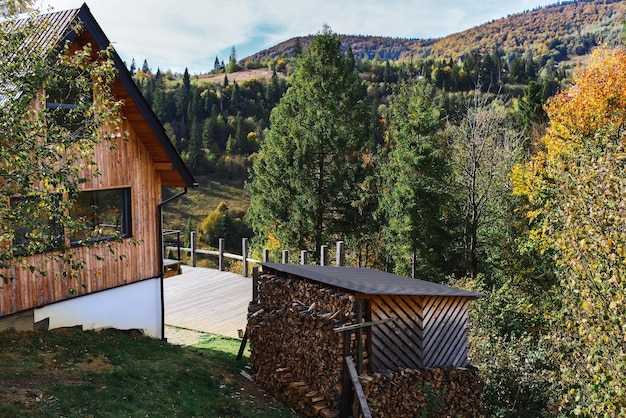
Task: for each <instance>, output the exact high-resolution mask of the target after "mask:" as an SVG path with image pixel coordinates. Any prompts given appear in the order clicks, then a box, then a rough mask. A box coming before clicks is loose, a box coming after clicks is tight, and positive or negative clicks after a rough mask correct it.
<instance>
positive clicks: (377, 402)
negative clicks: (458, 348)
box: [360, 368, 482, 418]
mask: <svg viewBox="0 0 626 418" xmlns="http://www.w3.org/2000/svg"><path fill="white" fill-rule="evenodd" d="M360 380H361V385H362V386H363V391H364V392H365V396H366V398H367V403H368V406H369V409H370V411H371V413H372V416H374V417H380V418H386V417H389V418H402V417H407V418H409V417H410V418H413V417H415V416H427V417H435V418H436V417H455V416H462V417H480V416H482V414H481V409H482V403H481V396H480V383H479V380H478V374H477V372H476V370H470V369H451V368H434V369H395V370H391V371H389V372H388V373H386V374H382V373H375V374H370V375H362V376H360Z"/></svg>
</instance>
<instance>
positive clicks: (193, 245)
mask: <svg viewBox="0 0 626 418" xmlns="http://www.w3.org/2000/svg"><path fill="white" fill-rule="evenodd" d="M189 241H190V243H191V267H195V266H196V231H191V233H190V234H189ZM178 259H179V260H180V257H179V258H178Z"/></svg>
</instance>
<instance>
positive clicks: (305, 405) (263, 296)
mask: <svg viewBox="0 0 626 418" xmlns="http://www.w3.org/2000/svg"><path fill="white" fill-rule="evenodd" d="M354 301H355V297H354V295H353V294H349V293H344V292H340V291H338V290H335V289H329V288H325V287H322V286H320V285H319V284H317V283H311V282H305V281H302V280H290V279H284V278H280V277H276V276H273V275H261V276H260V277H259V303H260V306H261V309H260V310H258V311H257V312H255V313H254V314H251V315H249V318H248V327H249V328H248V329H249V331H250V363H251V366H252V375H253V378H254V380H255V381H256V382H257V383H259V384H260V385H261V386H263V387H264V388H265V389H266V390H267V391H268V392H270V393H272V394H274V395H275V396H277V397H279V398H280V399H282V400H283V401H284V402H286V403H287V404H289V405H292V406H296V407H297V408H298V409H299V410H300V411H302V412H303V413H305V414H307V415H309V416H327V417H332V416H335V414H336V412H335V411H337V409H338V408H339V403H340V401H341V389H342V387H341V380H342V376H343V374H342V372H343V362H344V359H343V344H344V341H343V335H342V334H341V333H338V332H335V331H334V329H335V328H337V327H340V326H342V325H344V324H347V323H351V321H353V319H354ZM355 343H356V342H355V341H354V340H353V341H351V344H354V345H355Z"/></svg>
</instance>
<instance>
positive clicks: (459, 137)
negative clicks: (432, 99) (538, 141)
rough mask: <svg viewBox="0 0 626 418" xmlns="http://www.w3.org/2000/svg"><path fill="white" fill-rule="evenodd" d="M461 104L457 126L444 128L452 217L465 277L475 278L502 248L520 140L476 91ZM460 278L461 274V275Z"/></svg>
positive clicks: (498, 108) (498, 106)
mask: <svg viewBox="0 0 626 418" xmlns="http://www.w3.org/2000/svg"><path fill="white" fill-rule="evenodd" d="M474 93H475V94H474V95H473V97H472V98H471V99H469V100H468V103H467V104H466V114H465V116H464V118H463V120H462V121H461V123H460V124H459V125H458V126H451V127H449V128H448V131H447V132H448V141H449V144H450V148H451V156H452V158H451V162H452V165H453V168H454V183H455V187H456V189H457V195H458V198H457V202H458V203H457V205H458V208H459V209H458V213H459V214H460V215H461V217H462V225H463V227H462V230H463V232H462V238H461V240H462V248H463V252H464V257H463V258H464V260H465V266H466V272H467V273H469V274H470V275H471V276H472V277H474V278H475V277H476V276H477V275H478V273H479V272H481V271H482V272H485V269H484V268H483V269H482V270H481V268H480V265H479V263H480V262H481V261H483V262H484V261H486V259H487V258H488V257H489V253H490V252H492V251H493V250H497V249H498V248H499V247H500V246H501V245H502V241H501V239H502V237H503V236H505V235H506V234H507V233H506V230H507V229H508V228H509V226H510V222H509V221H510V219H509V218H508V216H507V214H510V213H511V212H512V208H513V200H512V199H511V198H510V194H511V187H512V186H511V182H510V179H509V177H508V174H509V172H510V171H511V168H512V167H513V164H514V163H516V162H518V161H520V160H521V158H522V155H523V150H524V147H523V144H524V138H523V137H522V135H520V134H519V133H518V132H516V131H515V130H513V129H512V128H510V121H509V117H508V115H507V111H506V109H505V108H504V104H503V103H502V102H501V101H499V100H494V101H491V102H490V101H489V100H490V99H489V98H488V97H487V96H483V95H481V94H480V86H478V87H477V88H476V91H475V92H474ZM464 273H465V272H464Z"/></svg>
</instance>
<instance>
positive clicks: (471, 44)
mask: <svg viewBox="0 0 626 418" xmlns="http://www.w3.org/2000/svg"><path fill="white" fill-rule="evenodd" d="M625 16H626V2H625V1H620V0H591V1H571V2H560V3H559V4H554V5H551V6H545V7H540V8H536V9H534V10H529V11H525V12H523V13H517V14H513V15H509V16H507V17H504V18H501V19H497V20H492V21H491V22H488V23H484V24H482V25H479V26H476V27H473V28H471V29H468V30H465V31H463V32H459V33H455V34H452V35H448V36H446V37H443V38H437V39H407V38H389V37H381V36H361V35H341V37H342V41H343V44H344V47H346V48H347V47H348V46H350V47H351V48H352V52H353V54H354V56H355V57H356V58H359V59H366V58H367V59H370V60H371V59H374V58H375V57H376V54H378V57H379V58H380V59H381V60H383V61H384V60H391V61H398V60H407V59H410V58H411V57H413V58H428V57H432V58H436V59H442V58H454V59H456V58H460V57H462V56H464V55H465V54H467V53H469V52H473V51H480V52H483V53H484V52H488V51H491V50H493V49H494V48H498V49H501V50H503V51H504V52H505V53H507V54H523V53H524V52H525V51H526V50H528V49H531V50H533V51H536V52H538V53H539V54H542V53H544V52H547V51H549V50H550V49H554V47H555V46H561V49H563V50H564V51H566V52H567V53H568V54H569V55H585V54H587V53H588V52H589V50H590V49H591V48H593V47H594V46H596V45H598V44H600V43H608V44H615V43H618V42H621V40H622V33H623V27H622V23H623V20H624V18H625ZM312 37H313V35H309V36H303V37H299V38H292V39H289V40H287V41H285V42H281V43H279V44H278V45H276V46H273V47H271V48H269V49H265V50H263V51H260V52H257V53H256V54H254V55H251V56H249V57H247V58H245V59H243V60H242V62H245V61H256V60H258V61H261V62H263V61H265V60H267V59H273V58H279V57H281V56H283V57H284V56H287V57H290V56H292V55H293V52H294V49H295V48H296V45H297V44H298V43H300V45H301V46H302V47H306V46H307V45H308V44H309V43H310V41H311V39H312ZM555 43H556V45H555ZM557 49H558V48H557Z"/></svg>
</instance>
